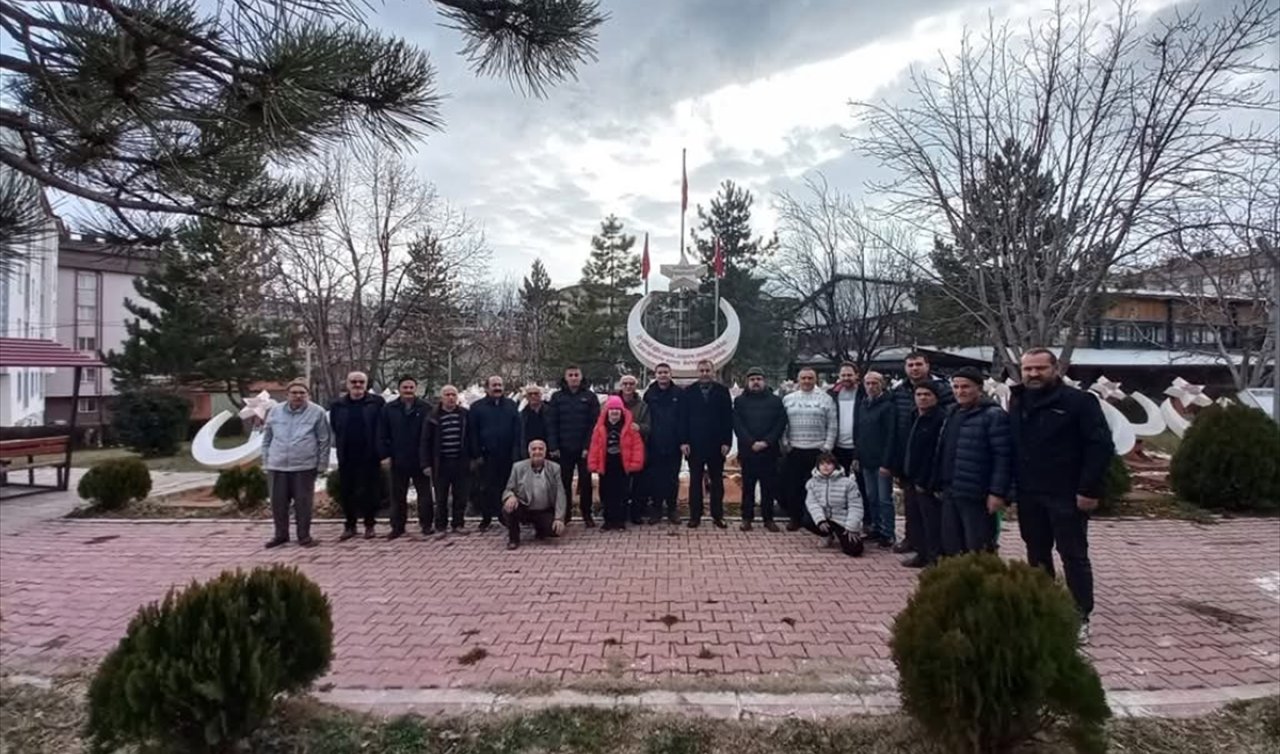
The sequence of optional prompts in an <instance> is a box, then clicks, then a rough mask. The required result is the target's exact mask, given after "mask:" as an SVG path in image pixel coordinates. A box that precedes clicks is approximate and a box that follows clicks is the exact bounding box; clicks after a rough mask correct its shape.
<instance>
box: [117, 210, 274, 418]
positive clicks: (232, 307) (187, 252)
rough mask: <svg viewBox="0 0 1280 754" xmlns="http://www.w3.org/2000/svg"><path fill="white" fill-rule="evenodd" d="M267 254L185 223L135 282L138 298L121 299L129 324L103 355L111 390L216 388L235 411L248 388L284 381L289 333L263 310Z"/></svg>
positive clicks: (213, 228)
mask: <svg viewBox="0 0 1280 754" xmlns="http://www.w3.org/2000/svg"><path fill="white" fill-rule="evenodd" d="M266 254H267V251H266V247H265V245H264V244H263V243H262V242H261V239H259V238H256V237H254V236H253V235H250V234H249V233H246V232H245V231H242V230H238V229H235V228H231V227H226V226H219V225H218V224H217V223H215V222H213V221H210V220H201V221H195V222H191V223H188V224H186V225H184V226H183V227H182V228H181V229H180V230H179V231H178V233H177V234H176V235H175V237H174V239H173V240H171V241H170V242H168V243H167V244H165V245H164V246H163V247H162V248H161V250H160V252H159V256H158V259H157V260H156V263H155V264H154V265H153V266H152V267H151V268H150V269H149V270H148V271H147V272H146V273H144V274H143V275H142V276H141V277H139V278H138V279H137V280H135V281H134V289H135V290H136V291H137V293H138V296H139V297H140V299H139V300H137V301H135V300H132V299H125V308H126V309H128V311H129V313H130V314H132V315H133V316H134V317H136V319H134V320H132V321H129V322H127V323H126V324H125V330H126V332H127V333H128V339H127V340H126V341H125V343H124V346H123V351H121V352H119V353H116V352H114V351H113V352H111V353H109V354H108V355H107V364H108V365H109V366H110V367H111V368H112V369H113V370H114V376H113V381H114V383H115V385H116V388H117V389H118V390H121V391H128V390H138V389H141V388H145V387H148V386H155V385H157V384H162V385H163V384H166V383H167V384H168V385H174V386H192V387H211V386H216V387H217V388H218V389H221V390H223V391H224V392H225V393H226V394H227V396H228V397H230V398H231V400H232V402H233V403H235V404H236V405H240V403H241V398H242V396H243V395H244V394H245V393H247V392H248V390H249V385H250V383H252V382H255V381H258V380H270V379H278V378H285V377H288V376H291V375H292V374H293V372H294V364H293V360H292V358H291V356H290V354H289V352H288V349H289V343H290V339H291V332H290V330H289V328H288V326H287V323H284V322H281V321H277V320H274V319H272V318H270V317H268V316H266V311H265V309H264V304H265V302H264V291H265V287H266V283H267V280H266V276H265V274H264V273H263V272H262V270H263V269H265V266H266V264H265V263H266Z"/></svg>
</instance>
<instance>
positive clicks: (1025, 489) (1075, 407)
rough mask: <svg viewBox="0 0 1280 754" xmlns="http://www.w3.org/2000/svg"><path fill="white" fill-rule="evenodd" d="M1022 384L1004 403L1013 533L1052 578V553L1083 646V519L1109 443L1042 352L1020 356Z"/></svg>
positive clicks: (1085, 396)
mask: <svg viewBox="0 0 1280 754" xmlns="http://www.w3.org/2000/svg"><path fill="white" fill-rule="evenodd" d="M1021 366H1022V384H1021V385H1016V386H1014V388H1013V391H1012V393H1013V394H1012V397H1011V398H1010V400H1009V422H1010V429H1011V431H1012V434H1013V447H1014V487H1015V489H1016V500H1017V505H1018V529H1019V530H1020V531H1021V533H1022V540H1023V541H1024V542H1026V543H1027V561H1028V562H1029V563H1031V564H1032V565H1034V566H1039V567H1041V568H1043V569H1044V570H1046V571H1048V572H1049V575H1050V576H1052V575H1053V573H1054V568H1053V547H1054V545H1055V544H1056V545H1057V547H1058V555H1060V556H1061V557H1062V570H1063V571H1064V572H1065V573H1066V577H1067V588H1068V589H1070V590H1071V596H1072V597H1073V598H1074V599H1075V602H1076V609H1077V610H1079V611H1080V620H1081V625H1080V640H1081V642H1082V643H1087V642H1088V640H1089V616H1090V614H1091V613H1092V612H1093V567H1092V565H1091V564H1090V562H1089V529H1088V526H1089V513H1090V512H1091V511H1093V510H1094V509H1095V508H1097V507H1098V500H1099V499H1100V498H1101V497H1102V493H1103V487H1104V485H1105V480H1106V476H1107V468H1108V466H1109V464H1110V463H1111V457H1112V455H1114V454H1115V445H1114V444H1113V442H1112V439H1111V430H1110V429H1109V428H1108V426H1107V421H1106V418H1105V417H1104V415H1103V413H1102V407H1101V406H1099V405H1098V399H1097V398H1095V397H1094V396H1092V395H1090V394H1089V393H1088V392H1086V391H1084V390H1076V389H1075V388H1070V387H1067V386H1066V385H1064V384H1062V378H1061V376H1060V375H1059V373H1058V357H1057V356H1055V355H1054V354H1053V352H1051V351H1049V350H1048V349H1045V348H1033V349H1031V350H1029V351H1027V352H1026V353H1024V354H1023V355H1022V364H1021Z"/></svg>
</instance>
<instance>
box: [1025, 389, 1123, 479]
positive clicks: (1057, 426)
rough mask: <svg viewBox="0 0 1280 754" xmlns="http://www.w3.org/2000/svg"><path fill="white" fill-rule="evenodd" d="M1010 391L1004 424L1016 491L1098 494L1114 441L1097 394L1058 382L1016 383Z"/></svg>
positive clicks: (1109, 460)
mask: <svg viewBox="0 0 1280 754" xmlns="http://www.w3.org/2000/svg"><path fill="white" fill-rule="evenodd" d="M1012 392H1013V397H1012V398H1011V399H1010V401H1009V430H1010V432H1011V434H1012V436H1013V457H1014V464H1013V465H1014V480H1015V487H1016V488H1017V493H1018V494H1020V495H1022V494H1025V495H1030V496H1043V497H1057V498H1067V499H1073V498H1075V496H1076V495H1084V496H1085V497H1092V498H1100V497H1102V491H1103V487H1104V486H1105V480H1106V476H1107V467H1108V466H1109V465H1110V464H1111V456H1112V455H1114V454H1115V444H1114V442H1113V441H1112V439H1111V429H1110V428H1109V427H1108V426H1107V420H1106V417H1105V416H1104V415H1103V413H1102V407H1101V406H1100V405H1098V399H1097V398H1095V397H1094V396H1093V395H1091V394H1090V393H1088V392H1086V391H1084V390H1077V389H1075V388H1071V387H1067V386H1066V385H1063V384H1062V383H1058V384H1057V385H1056V386H1053V387H1047V388H1045V389H1043V390H1027V389H1026V387H1025V386H1023V385H1017V386H1015V387H1014V388H1013V391H1012Z"/></svg>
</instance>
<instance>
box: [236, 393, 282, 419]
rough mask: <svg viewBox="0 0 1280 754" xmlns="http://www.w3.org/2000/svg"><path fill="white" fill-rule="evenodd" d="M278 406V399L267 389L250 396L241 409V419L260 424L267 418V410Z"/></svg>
mask: <svg viewBox="0 0 1280 754" xmlns="http://www.w3.org/2000/svg"><path fill="white" fill-rule="evenodd" d="M275 406H276V400H275V399H274V398H272V397H271V394H270V393H268V392H267V391H266V390H263V391H262V392H261V393H258V394H257V395H255V396H253V397H252V398H248V399H246V400H245V402H244V408H242V409H240V419H241V420H243V421H248V422H250V423H251V424H254V425H258V424H261V423H262V422H263V420H264V419H266V416H267V412H268V411H270V410H271V409H272V408H274V407H275Z"/></svg>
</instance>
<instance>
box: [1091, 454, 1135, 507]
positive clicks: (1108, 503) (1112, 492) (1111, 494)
mask: <svg viewBox="0 0 1280 754" xmlns="http://www.w3.org/2000/svg"><path fill="white" fill-rule="evenodd" d="M1132 489H1133V475H1132V474H1130V473H1129V466H1128V464H1126V463H1125V462H1124V459H1123V458H1121V457H1120V456H1112V457H1111V465H1110V466H1108V467H1107V478H1106V482H1105V484H1104V485H1103V489H1102V499H1101V500H1099V501H1098V509H1097V511H1095V512H1096V513H1098V514H1099V515H1103V516H1106V515H1109V514H1112V513H1115V512H1116V504H1117V503H1119V502H1120V501H1121V500H1123V499H1124V496H1125V495H1128V494H1129V491H1130V490H1132Z"/></svg>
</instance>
